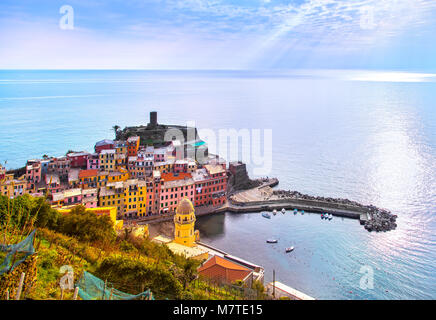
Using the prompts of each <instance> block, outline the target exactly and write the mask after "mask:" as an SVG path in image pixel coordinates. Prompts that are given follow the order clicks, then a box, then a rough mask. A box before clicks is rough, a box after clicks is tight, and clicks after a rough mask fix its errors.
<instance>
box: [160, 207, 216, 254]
mask: <svg viewBox="0 0 436 320" xmlns="http://www.w3.org/2000/svg"><path fill="white" fill-rule="evenodd" d="M195 220H196V219H195V210H194V206H193V205H192V202H191V201H189V200H188V199H183V200H182V201H181V202H180V204H179V205H178V207H177V209H176V215H175V217H174V240H173V241H171V239H168V238H166V237H163V236H157V237H155V238H153V241H154V242H158V243H163V244H166V245H167V246H168V248H169V249H170V250H171V251H172V252H173V253H175V254H180V255H183V256H185V257H187V258H193V259H197V260H206V259H207V258H208V257H209V253H208V250H205V248H203V247H202V246H200V245H198V244H197V242H198V241H200V233H199V231H198V230H194V229H195Z"/></svg>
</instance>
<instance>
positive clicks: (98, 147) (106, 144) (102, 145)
mask: <svg viewBox="0 0 436 320" xmlns="http://www.w3.org/2000/svg"><path fill="white" fill-rule="evenodd" d="M114 146H115V143H114V142H113V141H112V140H109V139H104V140H101V141H99V142H97V143H96V144H95V147H94V149H95V152H96V153H100V152H101V151H102V150H107V149H113V148H114Z"/></svg>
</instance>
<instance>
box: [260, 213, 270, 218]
mask: <svg viewBox="0 0 436 320" xmlns="http://www.w3.org/2000/svg"><path fill="white" fill-rule="evenodd" d="M262 217H264V218H267V219H271V215H270V214H268V213H266V212H264V213H262Z"/></svg>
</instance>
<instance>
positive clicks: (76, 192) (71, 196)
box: [64, 188, 82, 206]
mask: <svg viewBox="0 0 436 320" xmlns="http://www.w3.org/2000/svg"><path fill="white" fill-rule="evenodd" d="M79 204H82V189H80V188H77V189H68V190H65V191H64V205H65V206H73V205H79Z"/></svg>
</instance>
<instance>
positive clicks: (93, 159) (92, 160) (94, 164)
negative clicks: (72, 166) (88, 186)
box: [86, 153, 100, 170]
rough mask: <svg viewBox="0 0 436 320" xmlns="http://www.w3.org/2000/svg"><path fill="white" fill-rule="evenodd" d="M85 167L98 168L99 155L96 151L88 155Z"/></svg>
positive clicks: (89, 168)
mask: <svg viewBox="0 0 436 320" xmlns="http://www.w3.org/2000/svg"><path fill="white" fill-rule="evenodd" d="M86 169H87V170H93V169H100V156H99V155H98V153H92V154H90V155H89V156H88V159H87V162H86Z"/></svg>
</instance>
